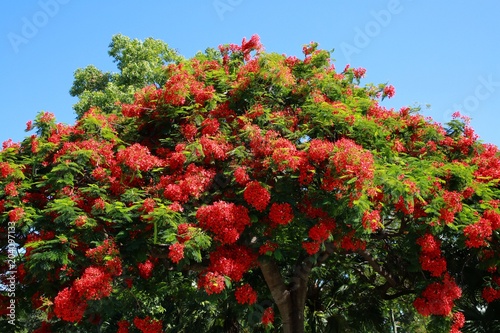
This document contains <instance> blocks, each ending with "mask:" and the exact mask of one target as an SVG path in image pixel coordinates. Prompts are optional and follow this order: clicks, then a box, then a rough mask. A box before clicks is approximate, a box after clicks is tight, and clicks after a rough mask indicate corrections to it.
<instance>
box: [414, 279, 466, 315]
mask: <svg viewBox="0 0 500 333" xmlns="http://www.w3.org/2000/svg"><path fill="white" fill-rule="evenodd" d="M461 295H462V290H461V289H460V288H459V287H458V286H457V284H456V283H455V281H454V280H453V278H451V277H450V276H449V275H448V274H445V276H444V279H443V281H442V282H441V283H440V282H434V283H431V284H430V285H428V286H427V288H426V289H425V290H424V292H423V293H422V297H419V298H417V299H416V300H415V301H414V302H413V305H414V307H415V308H416V309H417V311H418V312H419V313H420V314H421V315H423V316H428V315H437V316H447V315H449V314H450V312H451V310H452V309H453V306H454V303H453V302H454V301H455V300H456V299H457V298H459V297H460V296H461Z"/></svg>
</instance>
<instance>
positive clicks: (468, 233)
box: [464, 218, 493, 248]
mask: <svg viewBox="0 0 500 333" xmlns="http://www.w3.org/2000/svg"><path fill="white" fill-rule="evenodd" d="M492 234H493V230H492V227H491V222H490V220H488V219H485V218H480V219H479V221H477V222H476V223H474V224H470V225H468V226H466V227H465V228H464V235H465V237H466V238H467V239H466V241H465V245H466V246H467V247H469V248H478V247H482V246H486V245H487V244H488V243H487V240H488V239H489V238H490V237H491V235H492Z"/></svg>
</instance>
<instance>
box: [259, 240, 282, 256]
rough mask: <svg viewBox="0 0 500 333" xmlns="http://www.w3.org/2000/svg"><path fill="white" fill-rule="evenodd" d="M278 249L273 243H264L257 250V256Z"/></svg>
mask: <svg viewBox="0 0 500 333" xmlns="http://www.w3.org/2000/svg"><path fill="white" fill-rule="evenodd" d="M277 248H278V244H276V243H273V242H271V241H266V242H265V243H264V244H263V245H262V246H261V247H260V248H259V254H260V255H263V254H266V253H268V252H274V251H275V250H276V249H277Z"/></svg>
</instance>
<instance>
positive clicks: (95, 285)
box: [73, 266, 112, 300]
mask: <svg viewBox="0 0 500 333" xmlns="http://www.w3.org/2000/svg"><path fill="white" fill-rule="evenodd" d="M111 282H112V277H111V275H110V274H109V273H107V272H105V271H104V269H103V268H101V267H92V266H91V267H87V268H86V269H85V271H84V272H83V275H82V277H81V278H79V279H77V280H75V282H74V283H73V288H74V289H75V290H76V291H77V292H78V294H79V295H80V298H82V299H85V300H99V299H102V298H104V297H108V296H109V295H110V294H111V290H112V287H111Z"/></svg>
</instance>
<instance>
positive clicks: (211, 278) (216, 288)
mask: <svg viewBox="0 0 500 333" xmlns="http://www.w3.org/2000/svg"><path fill="white" fill-rule="evenodd" d="M225 286H226V282H225V279H224V276H223V275H222V274H219V273H217V272H206V273H202V274H201V275H200V276H199V277H198V288H200V289H201V288H204V289H205V292H206V293H207V294H208V295H211V294H220V293H221V292H222V291H223V290H224V288H225Z"/></svg>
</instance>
